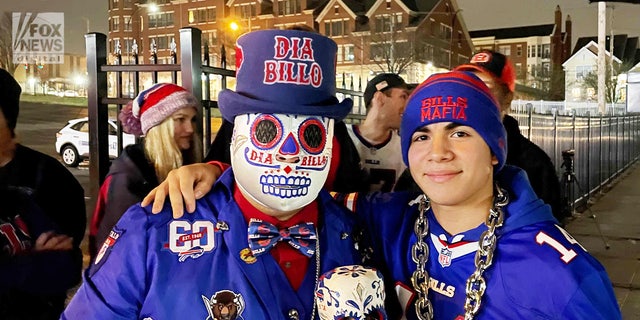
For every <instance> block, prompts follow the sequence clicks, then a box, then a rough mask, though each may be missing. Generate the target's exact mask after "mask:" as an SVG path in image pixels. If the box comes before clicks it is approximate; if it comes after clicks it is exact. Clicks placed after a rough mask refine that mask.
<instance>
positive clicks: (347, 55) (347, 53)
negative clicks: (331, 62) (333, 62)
mask: <svg viewBox="0 0 640 320" xmlns="http://www.w3.org/2000/svg"><path fill="white" fill-rule="evenodd" d="M354 60H355V54H354V48H353V45H352V44H345V45H339V46H338V61H340V62H341V61H344V62H353V61H354Z"/></svg>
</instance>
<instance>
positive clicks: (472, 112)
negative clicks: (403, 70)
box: [400, 71, 507, 174]
mask: <svg viewBox="0 0 640 320" xmlns="http://www.w3.org/2000/svg"><path fill="white" fill-rule="evenodd" d="M437 122H454V123H458V124H461V125H465V126H469V127H472V128H473V129H474V130H475V131H477V132H478V134H480V136H482V138H483V139H484V141H485V142H486V143H487V145H488V146H489V149H491V153H493V154H494V155H495V156H496V158H497V159H498V164H496V165H495V166H494V174H495V173H497V172H499V171H500V169H502V167H503V166H504V163H505V160H506V158H507V133H506V131H505V129H504V126H503V125H502V120H501V117H500V107H499V105H498V102H497V101H496V100H495V98H494V97H493V96H492V95H491V92H490V91H489V88H487V86H486V85H485V84H484V82H482V80H480V79H479V78H478V77H476V76H475V75H474V74H473V73H471V72H462V71H453V72H447V73H440V74H435V75H432V76H431V77H429V78H428V79H427V80H425V81H424V82H423V83H421V84H420V85H419V86H418V87H417V88H416V89H415V90H414V91H413V93H412V94H411V96H410V97H409V101H408V102H407V107H406V109H405V111H404V114H403V116H402V124H401V125H400V137H401V145H402V157H403V159H404V163H405V164H406V165H407V166H408V165H409V160H408V153H409V146H410V145H411V136H413V133H414V132H416V130H418V129H419V128H422V127H424V126H426V125H429V124H432V123H437Z"/></svg>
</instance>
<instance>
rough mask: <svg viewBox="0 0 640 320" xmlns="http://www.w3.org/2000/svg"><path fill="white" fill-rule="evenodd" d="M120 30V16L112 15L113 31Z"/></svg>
mask: <svg viewBox="0 0 640 320" xmlns="http://www.w3.org/2000/svg"><path fill="white" fill-rule="evenodd" d="M119 30H120V17H118V16H114V17H111V31H119Z"/></svg>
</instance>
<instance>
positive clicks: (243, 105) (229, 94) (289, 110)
mask: <svg viewBox="0 0 640 320" xmlns="http://www.w3.org/2000/svg"><path fill="white" fill-rule="evenodd" d="M282 100H283V101H282V102H278V103H273V102H270V101H262V100H257V99H253V98H250V97H247V96H245V95H243V94H240V93H237V92H235V91H232V90H228V89H226V90H222V91H221V92H220V93H219V94H218V109H220V113H221V114H222V117H223V118H224V119H225V120H227V121H229V122H233V121H234V118H235V117H236V116H237V115H240V114H249V113H280V114H299V115H307V116H319V117H327V118H332V119H335V120H342V119H344V118H345V117H346V116H347V115H348V114H349V112H351V110H352V109H353V100H351V99H350V98H346V99H344V100H342V102H338V103H335V104H327V105H315V106H314V105H311V106H308V105H291V104H289V103H288V102H287V100H286V97H283V99H282ZM336 101H337V99H336ZM294 111H295V112H294Z"/></svg>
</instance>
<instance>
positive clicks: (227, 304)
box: [201, 290, 245, 320]
mask: <svg viewBox="0 0 640 320" xmlns="http://www.w3.org/2000/svg"><path fill="white" fill-rule="evenodd" d="M201 297H202V301H203V302H204V305H205V307H206V308H207V312H208V313H209V316H208V317H207V320H218V319H225V320H236V319H244V318H242V312H243V311H244V305H245V303H244V298H242V295H241V294H238V293H235V292H233V291H230V290H220V291H218V292H216V293H214V294H213V295H212V296H211V298H207V297H206V296H204V295H202V296H201Z"/></svg>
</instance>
